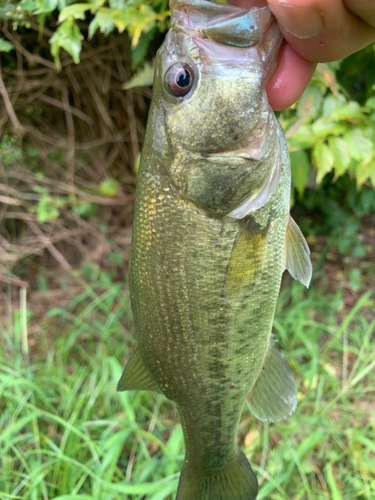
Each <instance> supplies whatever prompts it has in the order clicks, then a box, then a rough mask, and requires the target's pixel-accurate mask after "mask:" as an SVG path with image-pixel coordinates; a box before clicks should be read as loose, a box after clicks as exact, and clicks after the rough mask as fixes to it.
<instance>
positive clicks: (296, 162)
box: [290, 150, 310, 196]
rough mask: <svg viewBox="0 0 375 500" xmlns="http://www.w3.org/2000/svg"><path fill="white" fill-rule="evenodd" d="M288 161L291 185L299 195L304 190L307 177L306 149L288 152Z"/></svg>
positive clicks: (308, 167)
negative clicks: (289, 163) (290, 171)
mask: <svg viewBox="0 0 375 500" xmlns="http://www.w3.org/2000/svg"><path fill="white" fill-rule="evenodd" d="M290 162H291V169H292V185H293V187H294V188H295V189H296V190H297V192H298V194H299V195H300V196H302V195H303V193H304V192H305V188H306V184H307V181H308V178H309V171H310V165H309V158H308V156H307V153H306V151H303V150H300V151H292V152H291V153H290Z"/></svg>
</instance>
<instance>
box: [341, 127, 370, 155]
mask: <svg viewBox="0 0 375 500" xmlns="http://www.w3.org/2000/svg"><path fill="white" fill-rule="evenodd" d="M344 139H345V141H346V144H347V147H348V152H349V154H350V156H351V157H352V158H353V159H354V160H357V161H364V162H365V163H368V162H369V161H370V160H371V158H372V155H373V152H374V146H373V143H372V142H371V141H370V140H369V139H367V138H366V137H365V136H364V135H363V132H362V130H361V129H360V128H353V129H351V130H349V131H348V132H346V133H345V134H344Z"/></svg>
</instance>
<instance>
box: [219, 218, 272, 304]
mask: <svg viewBox="0 0 375 500" xmlns="http://www.w3.org/2000/svg"><path fill="white" fill-rule="evenodd" d="M267 233H268V226H266V227H265V228H263V229H259V226H258V224H257V223H256V222H255V221H254V220H253V219H252V218H250V219H249V220H248V221H247V222H246V224H245V225H244V226H243V228H242V229H241V232H240V234H239V235H238V237H237V240H236V242H235V244H234V247H233V250H232V254H231V257H230V260H229V267H228V273H227V277H226V283H225V286H226V293H227V294H228V295H234V294H235V295H239V294H241V292H242V291H243V290H244V289H249V287H251V286H253V287H254V286H255V285H256V283H257V281H258V280H259V278H260V275H261V272H262V269H263V263H264V254H265V248H266V242H267Z"/></svg>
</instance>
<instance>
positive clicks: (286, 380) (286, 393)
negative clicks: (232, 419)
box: [248, 336, 297, 422]
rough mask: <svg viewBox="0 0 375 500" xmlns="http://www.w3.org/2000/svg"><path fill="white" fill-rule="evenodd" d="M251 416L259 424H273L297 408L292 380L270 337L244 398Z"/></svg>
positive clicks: (295, 392)
mask: <svg viewBox="0 0 375 500" xmlns="http://www.w3.org/2000/svg"><path fill="white" fill-rule="evenodd" d="M248 403H249V408H250V410H251V412H252V413H253V414H254V415H255V416H256V417H257V418H259V419H260V420H262V421H263V422H276V421H278V420H281V419H282V418H285V417H287V416H288V415H291V414H292V413H293V412H294V411H295V409H296V407H297V390H296V385H295V383H294V378H293V375H292V372H291V371H290V368H289V366H288V365H287V363H286V361H285V359H284V356H283V355H282V354H281V352H280V351H279V350H278V349H277V347H276V346H275V341H274V338H273V336H271V339H270V344H269V347H268V350H267V353H266V356H265V358H264V361H263V363H262V365H261V367H260V370H259V374H258V377H257V379H256V382H255V384H254V386H253V387H252V389H251V390H250V392H249V395H248Z"/></svg>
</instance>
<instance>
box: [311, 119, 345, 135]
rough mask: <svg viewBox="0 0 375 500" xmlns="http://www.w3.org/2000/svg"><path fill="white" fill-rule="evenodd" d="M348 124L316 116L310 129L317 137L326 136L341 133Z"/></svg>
mask: <svg viewBox="0 0 375 500" xmlns="http://www.w3.org/2000/svg"><path fill="white" fill-rule="evenodd" d="M347 128H348V125H347V124H346V123H344V122H335V121H332V120H329V119H327V118H318V119H317V120H315V121H314V123H313V124H312V125H311V129H312V131H313V132H314V134H315V135H316V136H317V137H322V138H323V137H328V136H329V135H341V134H343V133H344V132H345V130H347Z"/></svg>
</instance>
